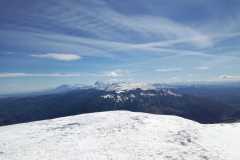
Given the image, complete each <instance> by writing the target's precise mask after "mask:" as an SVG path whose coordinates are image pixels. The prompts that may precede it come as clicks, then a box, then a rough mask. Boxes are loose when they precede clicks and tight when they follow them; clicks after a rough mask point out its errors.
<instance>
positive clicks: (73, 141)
mask: <svg viewBox="0 0 240 160" xmlns="http://www.w3.org/2000/svg"><path fill="white" fill-rule="evenodd" d="M239 134H240V124H224V125H223V124H217V125H202V124H199V123H196V122H193V121H190V120H186V119H183V118H179V117H176V116H163V115H152V114H146V113H133V112H127V111H114V112H102V113H92V114H84V115H77V116H71V117H64V118H58V119H54V120H45V121H39V122H32V123H26V124H18V125H12V126H5V127H0V139H1V143H0V159H3V160H19V159H24V160H42V159H44V160H54V159H57V160H77V159H81V160H91V159H98V160H110V159H111V160H129V159H130V160H153V159H161V160H238V159H239V158H240V154H239V152H238V146H239V145H240V142H239V141H238V137H239Z"/></svg>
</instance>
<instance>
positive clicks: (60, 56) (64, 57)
mask: <svg viewBox="0 0 240 160" xmlns="http://www.w3.org/2000/svg"><path fill="white" fill-rule="evenodd" d="M31 56H32V57H36V58H47V59H53V60H58V61H76V60H80V59H81V57H80V56H79V55H77V54H67V53H47V54H32V55H31Z"/></svg>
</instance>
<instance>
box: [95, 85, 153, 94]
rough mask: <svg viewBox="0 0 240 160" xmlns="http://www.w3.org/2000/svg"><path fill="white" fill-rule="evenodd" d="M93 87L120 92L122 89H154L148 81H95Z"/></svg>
mask: <svg viewBox="0 0 240 160" xmlns="http://www.w3.org/2000/svg"><path fill="white" fill-rule="evenodd" d="M95 87H96V88H97V89H101V90H106V91H115V92H117V93H121V92H124V91H129V90H134V89H142V90H153V89H156V88H155V87H154V86H153V85H152V84H148V83H130V82H119V83H103V82H96V83H95Z"/></svg>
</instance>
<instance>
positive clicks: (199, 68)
mask: <svg viewBox="0 0 240 160" xmlns="http://www.w3.org/2000/svg"><path fill="white" fill-rule="evenodd" d="M194 69H196V70H202V71H204V70H209V67H208V66H199V67H195V68H194Z"/></svg>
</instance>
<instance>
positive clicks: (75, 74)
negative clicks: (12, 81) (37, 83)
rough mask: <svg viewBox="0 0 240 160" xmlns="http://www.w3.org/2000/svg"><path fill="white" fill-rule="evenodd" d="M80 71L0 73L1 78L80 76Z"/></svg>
mask: <svg viewBox="0 0 240 160" xmlns="http://www.w3.org/2000/svg"><path fill="white" fill-rule="evenodd" d="M80 76H81V74H79V73H8V72H4V73H0V78H18V77H19V78H20V77H53V78H54V77H80Z"/></svg>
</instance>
